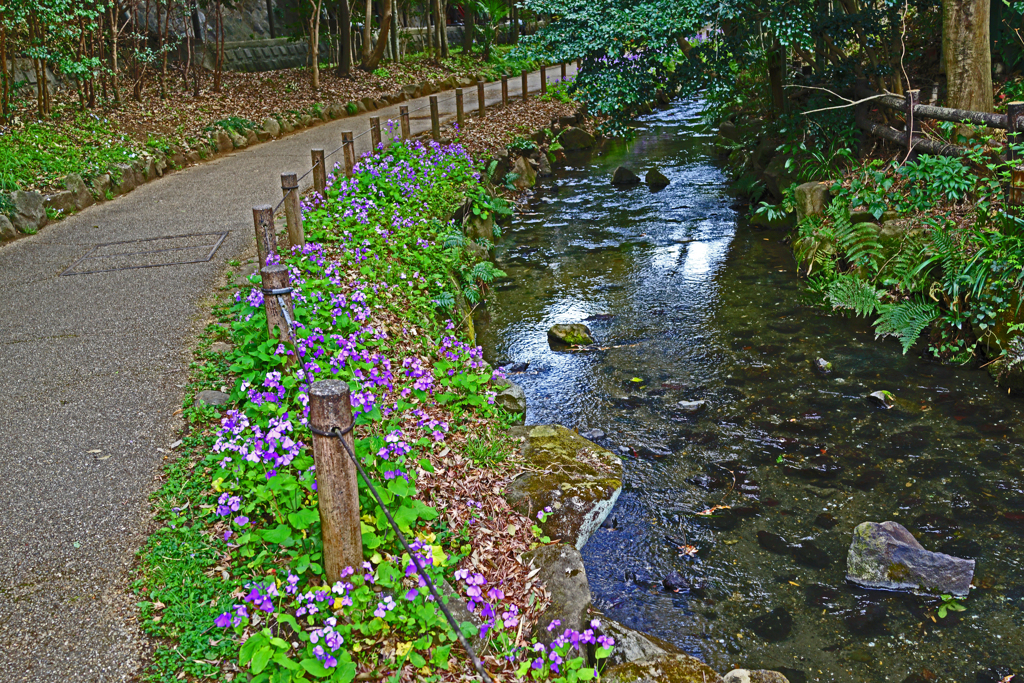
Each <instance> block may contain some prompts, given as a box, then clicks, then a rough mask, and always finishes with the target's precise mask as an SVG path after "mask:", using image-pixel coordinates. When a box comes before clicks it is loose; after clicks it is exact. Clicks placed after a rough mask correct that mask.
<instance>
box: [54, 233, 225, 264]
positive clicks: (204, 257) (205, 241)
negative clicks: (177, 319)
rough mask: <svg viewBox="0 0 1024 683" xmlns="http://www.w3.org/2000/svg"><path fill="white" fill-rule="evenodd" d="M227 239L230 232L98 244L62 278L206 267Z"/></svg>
mask: <svg viewBox="0 0 1024 683" xmlns="http://www.w3.org/2000/svg"><path fill="white" fill-rule="evenodd" d="M227 236H228V233H227V231H225V232H205V233H193V234H189V235H173V236H171V237H150V238H148V239H144V240H128V241H125V242H106V243H104V244H97V245H96V246H94V247H93V248H92V249H90V250H89V251H88V252H87V253H86V254H85V256H83V257H82V258H80V259H78V260H77V261H75V262H74V263H73V264H72V265H71V267H70V268H68V269H67V270H65V271H64V272H63V273H61V275H88V274H90V273H109V272H112V271H115V270H133V269H136V268H159V267H160V266H180V265H184V264H186V263H205V262H207V261H209V260H210V259H212V258H213V255H214V253H215V252H216V251H217V249H219V248H220V245H221V244H223V243H224V239H225V238H226V237H227Z"/></svg>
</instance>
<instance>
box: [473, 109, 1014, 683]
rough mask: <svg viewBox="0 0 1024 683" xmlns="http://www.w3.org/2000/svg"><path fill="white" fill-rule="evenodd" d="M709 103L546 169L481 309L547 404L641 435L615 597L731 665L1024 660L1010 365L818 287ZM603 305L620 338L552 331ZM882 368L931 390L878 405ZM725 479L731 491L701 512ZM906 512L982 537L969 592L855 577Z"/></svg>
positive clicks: (631, 615)
mask: <svg viewBox="0 0 1024 683" xmlns="http://www.w3.org/2000/svg"><path fill="white" fill-rule="evenodd" d="M701 122H702V118H701V107H700V106H699V104H695V103H682V104H677V105H674V106H673V107H672V108H670V109H668V110H666V111H661V112H656V113H655V114H653V115H651V116H648V117H642V118H641V119H640V120H639V123H638V133H639V135H638V138H637V140H636V141H635V142H634V143H632V144H631V145H624V144H620V143H611V144H609V145H607V146H605V147H604V148H602V150H601V151H600V154H599V155H594V156H593V157H587V156H584V157H574V158H571V159H570V160H569V161H568V163H567V164H566V165H565V166H563V167H562V168H560V169H558V170H557V171H556V176H555V177H554V178H553V179H550V180H549V181H547V182H543V183H541V184H540V185H539V186H538V187H537V188H535V195H534V197H533V199H532V200H531V202H530V203H529V209H530V211H529V213H526V214H524V215H523V216H521V217H520V218H518V219H517V220H516V221H515V222H514V223H513V225H512V226H511V227H510V228H509V229H507V230H506V231H505V235H504V239H503V241H502V243H501V244H499V245H498V250H497V253H496V263H497V265H498V267H500V268H501V269H502V270H504V271H506V272H507V273H508V277H509V279H508V280H505V281H502V282H500V283H499V284H498V285H497V286H496V290H497V294H496V296H495V297H492V299H491V300H490V302H489V304H488V306H487V310H486V311H484V312H482V314H481V315H480V316H478V331H479V337H480V341H481V344H482V346H483V348H484V352H485V358H487V359H488V360H491V361H492V362H493V363H494V364H496V365H500V366H504V367H506V368H514V369H515V370H517V372H515V373H513V374H510V377H511V378H512V379H513V380H514V381H516V382H517V383H519V384H521V385H522V386H523V388H524V391H525V393H526V397H527V402H528V406H529V407H528V412H527V422H528V423H529V424H550V423H559V424H564V425H566V426H568V427H570V428H575V429H577V430H579V432H580V433H581V434H585V435H587V436H588V437H589V438H592V439H594V440H595V441H596V442H597V443H599V444H600V445H602V446H604V447H605V448H607V449H608V450H610V451H612V452H614V453H616V454H617V455H619V456H620V457H621V458H622V459H623V466H624V474H623V477H624V479H623V492H622V494H621V495H620V497H619V499H618V500H617V502H616V505H615V508H614V509H613V511H612V512H611V514H610V517H609V519H608V520H607V521H606V524H605V526H604V527H602V528H601V529H600V530H599V531H598V532H596V533H595V534H594V536H593V538H592V539H591V540H590V541H589V543H588V544H587V545H586V546H584V548H583V551H582V555H583V559H584V566H585V568H586V572H587V577H588V580H589V582H590V586H591V588H592V590H593V592H594V604H595V605H596V606H597V607H598V608H599V609H601V611H603V612H604V614H605V615H607V616H610V617H611V618H613V619H616V620H617V621H620V622H622V623H624V624H626V625H627V626H630V627H633V628H637V629H639V630H641V631H643V632H646V633H650V634H653V635H655V636H657V637H659V638H662V639H664V640H666V641H668V642H670V643H672V644H674V645H675V646H677V647H681V648H683V649H684V650H686V651H687V652H689V653H691V654H697V655H699V656H700V657H701V658H702V659H703V660H704V661H706V662H707V663H708V664H710V665H711V666H712V667H713V668H714V669H716V670H718V671H727V670H729V669H731V668H733V666H734V665H736V664H743V665H748V666H753V667H763V668H766V669H775V670H779V671H782V672H783V673H785V674H786V675H787V676H788V677H789V679H790V680H791V681H800V680H818V681H830V680H836V681H839V680H858V681H859V680H864V681H876V680H877V681H884V680H889V681H903V680H904V679H907V680H919V678H914V676H917V677H925V678H926V679H927V677H928V676H932V675H935V676H938V677H939V678H940V679H942V680H956V681H971V680H974V678H975V676H983V675H984V676H988V675H989V672H996V671H999V670H1001V669H1000V667H1011V668H1018V665H1019V662H1018V661H1017V655H1016V653H1015V651H1014V649H1013V646H1012V645H1011V644H1010V643H1013V642H1017V641H1018V640H1019V639H1020V638H1021V634H1020V633H1018V627H1017V625H1016V624H1015V622H1014V616H1013V615H1014V614H1015V611H1016V609H1017V607H1016V606H1017V605H1018V604H1019V603H1018V600H1019V599H1020V586H1019V582H1018V581H1017V580H1016V579H1015V576H1016V575H1017V572H1018V571H1019V567H1018V564H1019V560H1018V555H1019V552H1018V551H1019V547H1020V540H1019V539H1020V534H1019V526H1018V523H1017V522H1016V521H1015V520H1017V519H1018V518H1019V505H1020V500H1021V491H1024V482H1022V481H1021V480H1020V477H1019V464H1018V460H1017V455H1015V454H1016V453H1017V452H1018V449H1019V446H1020V441H1019V440H1020V429H1021V424H1022V422H1021V413H1020V410H1019V407H1018V406H1017V404H1016V402H1015V401H1013V400H1012V399H1008V398H1007V397H1006V393H1005V389H1003V390H1000V389H998V388H996V387H993V385H992V383H991V380H990V379H989V378H988V377H987V376H986V375H985V374H984V373H980V372H978V371H976V370H968V369H963V368H956V367H948V366H942V365H937V364H932V363H927V362H924V361H922V360H921V359H918V358H917V357H916V356H913V355H909V354H908V355H906V356H905V355H903V354H902V352H901V349H900V347H899V346H894V345H890V344H878V343H876V342H875V341H874V340H873V338H872V337H873V334H872V330H871V328H870V326H869V325H867V324H866V323H865V322H864V321H863V319H855V318H854V319H850V318H840V317H835V316H831V315H828V314H826V313H825V312H824V311H823V310H822V309H820V308H816V307H814V306H808V305H807V302H806V298H805V293H804V292H805V289H804V286H803V285H802V284H801V281H800V280H799V278H798V276H797V272H796V271H797V269H796V266H795V264H794V261H793V256H792V252H791V248H790V246H789V244H788V242H787V239H786V237H787V232H786V230H785V229H783V228H765V227H759V226H752V225H750V224H748V223H747V222H746V221H744V220H743V217H742V215H739V214H738V212H737V208H734V207H738V206H739V204H742V202H739V204H738V203H737V198H735V197H734V196H732V195H731V194H730V193H729V191H728V186H729V180H728V177H727V176H726V175H725V174H724V173H723V172H722V170H721V168H720V166H719V165H718V162H717V161H716V156H717V153H716V152H715V151H714V149H713V142H714V138H713V136H710V135H707V134H706V133H702V132H701V131H702V127H701ZM619 165H627V166H629V167H630V168H632V169H633V170H635V171H637V172H639V173H640V174H641V175H642V174H643V172H644V171H646V170H647V169H648V168H650V167H651V166H655V165H656V166H657V167H658V168H660V169H661V170H662V171H663V172H664V173H665V174H666V175H667V176H668V177H669V178H670V180H671V184H670V185H669V186H668V187H667V188H666V189H665V190H662V191H661V192H657V193H652V192H651V191H650V190H649V189H648V188H647V187H646V186H642V185H641V186H638V187H630V188H624V189H615V188H613V187H611V185H610V179H611V175H612V171H613V169H614V168H615V167H617V166H619ZM579 322H583V323H585V324H587V325H589V326H590V327H591V330H592V331H593V334H594V336H595V338H596V340H597V343H596V345H595V348H593V349H591V350H590V351H588V352H576V353H566V352H564V351H559V350H557V349H555V348H552V347H551V346H549V344H548V341H547V339H546V331H547V329H548V328H549V327H550V326H551V325H552V324H555V323H579ZM818 358H823V359H825V360H827V361H828V362H831V364H832V370H831V373H830V374H827V375H822V374H818V372H817V371H816V369H815V365H814V362H815V361H816V360H817V359H818ZM524 365H526V367H525V368H524V367H523V366H524ZM878 389H885V390H888V391H891V392H893V393H894V394H895V395H896V396H897V397H899V398H900V399H901V402H904V401H905V403H904V405H905V406H908V409H905V410H904V409H901V410H892V411H886V410H879V409H877V408H876V407H874V406H873V405H872V404H871V403H870V402H869V399H867V398H866V397H867V395H868V394H869V393H871V392H872V391H875V390H878ZM680 401H688V402H697V401H706V403H705V404H704V408H703V411H702V412H698V413H695V414H687V413H684V412H682V411H680V410H678V409H677V408H675V407H674V406H675V405H676V404H677V403H679V402H680ZM717 505H727V506H729V510H726V511H721V512H720V513H719V514H718V515H711V516H710V518H709V516H705V515H701V514H699V513H701V512H704V511H706V510H709V509H711V508H713V507H715V506H717ZM883 519H892V520H897V521H900V522H901V523H902V524H904V525H905V526H906V527H907V528H908V529H910V530H911V532H912V533H913V534H914V535H915V536H917V537H918V538H919V539H920V540H921V542H922V543H923V544H924V545H925V546H926V547H927V548H928V549H929V550H943V551H944V552H950V553H953V554H956V555H959V556H964V557H972V558H976V560H977V563H978V564H977V574H976V576H977V582H976V585H977V587H976V588H975V589H974V590H972V594H971V597H970V598H969V599H968V600H967V601H965V602H964V605H966V607H967V611H966V612H964V613H954V612H950V613H949V614H948V615H947V616H946V617H943V618H940V617H939V616H938V613H937V609H938V607H939V606H940V604H941V601H940V600H938V599H937V598H928V597H917V596H907V595H900V594H896V593H885V592H877V591H865V590H861V589H858V588H855V587H852V586H850V585H848V584H847V583H846V581H845V556H846V550H847V548H848V547H849V545H850V540H851V535H852V530H853V528H854V527H855V526H856V525H858V524H860V523H861V522H863V521H868V520H874V521H881V520H883ZM758 532H762V533H761V534H759V533H758ZM765 534H769V535H768V536H766V535H765ZM775 536H777V537H779V538H778V539H776V538H775ZM773 541H775V542H773ZM683 546H692V547H694V548H696V553H695V554H693V555H690V554H688V552H684V549H683ZM685 550H687V551H688V549H685ZM666 579H669V583H670V584H671V585H672V586H674V587H675V588H671V589H670V588H666V583H665V581H666ZM780 608H781V610H782V611H781V612H777V610H779V609H780ZM771 614H775V615H776V618H775V621H776V623H777V625H778V626H779V629H778V630H772V629H769V628H766V626H770V624H771V620H770V619H765V617H767V616H768V615H771ZM787 614H788V615H789V617H790V619H791V620H787V619H785V618H783V615H787ZM787 623H788V628H785V627H784V626H785V625H786V624H787ZM1003 675H1006V674H1003ZM979 680H981V679H980V678H979ZM985 680H988V679H987V678H986V679H985ZM995 680H998V678H997V679H995Z"/></svg>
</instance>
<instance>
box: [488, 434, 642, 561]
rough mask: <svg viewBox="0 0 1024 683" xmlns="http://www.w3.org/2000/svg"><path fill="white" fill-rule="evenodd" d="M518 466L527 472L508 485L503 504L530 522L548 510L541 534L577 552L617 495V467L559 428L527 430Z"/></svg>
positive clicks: (619, 486)
mask: <svg viewBox="0 0 1024 683" xmlns="http://www.w3.org/2000/svg"><path fill="white" fill-rule="evenodd" d="M519 460H520V461H521V462H522V463H524V464H526V465H529V467H530V471H527V472H524V473H523V474H521V475H519V476H518V477H516V478H515V479H513V480H512V483H510V484H509V485H508V488H507V489H506V492H505V499H506V500H507V501H508V502H509V504H510V505H511V506H512V507H513V508H515V509H516V510H517V511H518V512H519V513H520V514H523V515H526V516H527V517H529V518H530V519H531V520H536V518H537V513H538V512H539V511H541V510H543V509H545V508H547V507H550V508H551V514H550V515H548V517H547V519H546V521H544V522H538V525H539V526H540V528H541V530H542V531H543V532H544V534H545V535H546V536H549V537H551V538H552V539H561V540H562V541H563V542H565V543H567V544H569V545H572V546H575V547H576V548H577V549H579V548H582V547H583V544H584V543H586V542H587V539H588V538H590V536H591V534H593V533H594V532H595V531H596V530H597V529H598V527H600V526H601V522H603V521H604V520H605V518H606V517H607V516H608V513H609V512H611V509H612V507H613V506H614V505H615V501H616V500H617V499H618V497H619V493H620V492H621V491H622V461H621V460H620V459H619V458H618V456H616V455H614V454H612V453H610V452H609V451H607V450H605V449H604V448H601V447H600V446H598V445H597V444H595V443H593V442H591V441H587V440H586V439H584V438H583V437H581V436H580V435H579V434H576V433H575V432H572V431H570V430H569V429H566V428H565V427H562V426H561V425H551V426H547V425H540V426H536V427H532V428H530V431H529V432H528V433H527V436H526V441H525V443H524V444H523V448H522V450H521V451H520V454H519Z"/></svg>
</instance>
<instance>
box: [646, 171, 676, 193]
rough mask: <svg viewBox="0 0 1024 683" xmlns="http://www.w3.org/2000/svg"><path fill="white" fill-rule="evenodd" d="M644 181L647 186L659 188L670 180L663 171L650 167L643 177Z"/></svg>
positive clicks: (654, 188)
mask: <svg viewBox="0 0 1024 683" xmlns="http://www.w3.org/2000/svg"><path fill="white" fill-rule="evenodd" d="M644 182H645V183H647V186H648V187H650V188H651V189H652V190H660V189H661V188H663V187H668V184H669V183H670V182H671V181H670V180H669V179H668V176H666V175H665V174H664V173H662V172H661V171H659V170H658V169H656V168H652V169H651V170H650V171H648V172H647V175H646V176H645V177H644Z"/></svg>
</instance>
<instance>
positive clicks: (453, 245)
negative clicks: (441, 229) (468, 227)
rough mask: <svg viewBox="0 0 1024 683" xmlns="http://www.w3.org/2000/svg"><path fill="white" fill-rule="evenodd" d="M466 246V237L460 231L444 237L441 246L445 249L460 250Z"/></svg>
mask: <svg viewBox="0 0 1024 683" xmlns="http://www.w3.org/2000/svg"><path fill="white" fill-rule="evenodd" d="M465 244H466V236H465V235H463V234H462V231H461V230H460V231H456V232H450V233H448V234H447V235H445V236H444V241H443V242H442V243H441V246H442V247H443V248H445V249H461V248H462V247H463V246H464V245H465Z"/></svg>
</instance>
